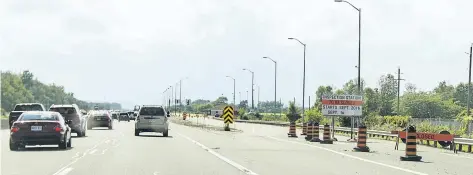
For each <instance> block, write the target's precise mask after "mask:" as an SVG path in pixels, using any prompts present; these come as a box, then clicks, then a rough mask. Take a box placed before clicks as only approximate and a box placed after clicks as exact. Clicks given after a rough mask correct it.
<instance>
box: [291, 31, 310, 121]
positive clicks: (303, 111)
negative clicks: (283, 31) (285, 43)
mask: <svg viewBox="0 0 473 175" xmlns="http://www.w3.org/2000/svg"><path fill="white" fill-rule="evenodd" d="M288 39H290V40H296V41H298V42H299V43H300V44H302V45H303V46H304V73H303V78H302V122H304V113H305V50H306V44H304V43H303V42H301V41H300V40H299V39H297V38H288Z"/></svg>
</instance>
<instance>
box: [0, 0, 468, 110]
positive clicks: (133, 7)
mask: <svg viewBox="0 0 473 175" xmlns="http://www.w3.org/2000/svg"><path fill="white" fill-rule="evenodd" d="M350 2H351V3H353V4H354V5H356V6H357V7H360V8H362V76H363V78H364V79H365V80H366V81H367V83H368V84H369V85H372V86H374V85H375V84H376V83H377V79H378V78H379V77H380V76H381V75H382V74H384V73H395V71H396V68H397V67H398V66H401V68H402V70H403V72H404V76H405V78H406V79H407V80H408V81H409V82H412V83H414V84H416V85H417V86H418V87H419V88H420V89H430V88H432V87H433V86H435V85H436V84H437V82H438V81H441V80H449V82H451V83H458V82H460V81H465V80H466V79H467V75H466V73H467V69H466V68H467V67H466V66H467V65H468V64H467V63H468V62H467V61H468V57H467V55H465V54H464V52H465V51H467V49H468V47H469V42H472V41H473V34H472V33H471V31H473V25H472V24H471V23H470V21H471V16H473V11H472V10H471V8H470V7H471V6H472V5H473V4H472V2H470V1H466V0H464V1H443V0H418V1H407V0H402V1H360V0H352V1H350ZM1 4H2V5H0V18H1V19H2V23H1V24H0V39H1V40H0V57H1V63H2V64H0V66H1V69H2V70H5V69H8V70H15V71H19V70H22V69H30V70H31V71H33V72H34V73H35V75H37V76H38V77H39V78H40V79H41V80H43V81H46V82H55V83H56V84H62V85H64V86H65V87H66V89H67V90H69V91H73V92H75V94H76V95H77V96H78V97H80V98H82V99H87V100H103V99H104V98H106V99H109V100H115V101H120V102H126V103H127V104H128V105H132V104H133V103H148V104H149V103H155V102H158V103H159V102H161V97H160V95H161V93H162V91H163V90H164V89H165V88H166V87H168V86H169V85H172V84H175V82H177V81H178V80H179V79H180V78H182V77H186V76H188V77H189V80H185V82H184V86H183V95H184V96H189V97H193V98H197V97H204V98H215V97H217V96H218V95H220V94H222V93H224V94H225V95H228V96H230V95H231V93H232V89H231V88H232V83H231V81H229V80H227V79H226V78H225V75H232V76H234V77H235V78H237V88H238V89H237V92H239V91H242V92H245V91H246V89H248V88H249V87H250V80H251V79H250V78H251V77H250V75H249V74H248V73H247V72H243V71H242V70H241V69H242V68H243V67H246V68H250V69H252V70H254V71H255V80H256V83H257V84H259V85H260V86H261V89H262V94H261V99H264V100H266V99H271V100H272V99H273V96H272V95H273V91H272V89H273V65H272V63H271V62H269V61H268V60H263V59H261V57H263V56H270V57H272V58H274V59H276V60H277V61H278V66H279V67H278V78H279V80H278V86H279V87H278V94H279V95H280V96H281V97H282V98H283V101H287V100H290V99H292V98H293V97H296V98H297V99H300V98H301V94H302V92H301V89H302V76H301V75H302V47H301V46H300V45H299V44H298V43H297V42H295V41H289V40H287V38H288V37H297V38H299V39H300V40H301V41H303V42H304V43H306V44H307V60H306V61H307V87H306V89H307V90H306V93H307V94H308V95H312V94H313V93H314V92H315V89H316V87H317V86H319V85H322V84H329V85H336V86H337V87H341V86H342V84H343V83H344V82H346V81H347V80H348V79H350V78H353V77H356V69H355V68H354V66H355V65H356V64H357V53H358V48H357V46H358V45H357V44H358V43H357V42H358V37H357V34H358V30H357V29H358V23H357V22H358V21H357V11H356V10H354V9H353V8H352V7H350V6H349V5H348V4H344V3H335V2H333V1H332V0H320V1H312V0H297V1H284V0H276V1H275V0H264V1H263V0H262V1H251V0H244V1H230V0H223V1H222V0H205V1H192V0H175V1H164V0H146V1H125V0H101V1H92V0H89V1H61V0H45V1H35V0H3V1H2V2H1ZM122 81H128V82H133V81H136V82H148V84H146V85H140V86H132V85H129V86H124V85H120V83H119V82H122ZM243 96H244V95H243ZM237 99H238V97H237ZM306 99H307V98H306Z"/></svg>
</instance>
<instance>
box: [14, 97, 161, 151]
mask: <svg viewBox="0 0 473 175" xmlns="http://www.w3.org/2000/svg"><path fill="white" fill-rule="evenodd" d="M168 117H170V114H169V111H166V110H165V109H164V107H162V106H158V105H143V106H140V105H137V106H135V109H134V110H133V111H120V110H100V109H99V108H98V107H97V106H96V107H94V110H90V111H85V110H82V109H80V108H79V106H78V105H77V104H53V105H51V106H50V107H49V109H48V110H46V109H45V107H44V105H43V104H40V103H20V104H16V105H15V107H14V109H13V111H12V112H10V115H9V117H8V121H9V125H10V140H9V145H10V150H11V151H17V150H21V149H26V146H39V145H57V146H58V147H59V148H60V149H67V148H69V147H71V146H72V136H71V133H76V134H77V137H84V136H86V134H87V130H91V129H94V128H95V127H106V128H108V129H109V130H113V127H114V124H113V123H114V120H116V121H118V122H122V121H124V122H130V121H135V120H136V121H135V136H138V135H139V133H141V132H158V133H162V134H163V136H164V137H167V136H168V130H169V122H168Z"/></svg>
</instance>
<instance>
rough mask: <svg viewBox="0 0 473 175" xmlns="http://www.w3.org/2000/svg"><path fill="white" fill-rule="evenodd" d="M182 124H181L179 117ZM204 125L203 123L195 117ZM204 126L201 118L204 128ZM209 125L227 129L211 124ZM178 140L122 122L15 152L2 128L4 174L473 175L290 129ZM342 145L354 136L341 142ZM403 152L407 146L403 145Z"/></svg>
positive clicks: (188, 132) (467, 165)
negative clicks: (290, 133)
mask: <svg viewBox="0 0 473 175" xmlns="http://www.w3.org/2000/svg"><path fill="white" fill-rule="evenodd" d="M174 120H179V119H177V118H176V119H174ZM190 120H191V121H193V122H197V119H190ZM203 122H204V120H203V119H202V118H201V119H199V123H203ZM205 123H206V124H210V125H217V126H222V122H221V121H216V120H212V119H206V120H205ZM170 127H171V130H170V132H169V135H170V137H161V135H160V134H154V133H149V134H148V133H145V134H143V136H139V137H136V136H134V133H133V129H134V126H133V122H129V123H128V122H116V123H115V128H114V129H113V130H106V129H105V128H104V129H100V128H99V129H94V130H89V131H88V133H87V137H83V138H77V137H74V138H73V140H72V142H73V143H72V148H71V149H68V150H64V151H62V150H58V149H57V148H55V147H45V146H42V147H35V148H29V149H27V150H25V151H10V150H9V149H8V142H7V140H8V137H9V136H8V135H9V131H8V130H1V140H2V142H1V144H0V145H1V167H0V168H1V174H2V175H23V174H24V175H30V174H35V175H42V174H44V175H66V174H67V175H85V174H90V175H104V174H114V175H188V174H192V175H194V174H195V175H201V174H202V175H237V174H238V175H243V174H255V175H256V174H257V175H279V174H280V175H288V174H290V175H307V174H324V175H332V174H333V175H351V174H370V175H371V174H382V175H400V174H418V175H423V174H442V175H445V174H457V175H460V174H465V175H471V174H473V169H472V164H473V163H472V162H473V156H472V155H469V154H459V155H454V154H453V153H451V152H450V151H446V150H439V149H434V148H428V147H420V148H419V150H420V152H419V155H421V156H423V157H424V159H423V160H424V161H425V162H401V161H399V156H400V155H403V151H402V150H403V149H401V150H399V151H394V143H393V142H388V141H380V140H371V141H370V142H369V143H368V144H369V146H370V147H371V149H372V150H373V151H375V152H373V153H358V152H351V149H352V147H353V146H354V143H348V142H336V143H335V144H334V145H321V144H319V143H308V142H305V141H304V140H303V138H302V137H299V138H297V139H294V138H292V139H291V138H287V135H286V133H287V128H284V127H276V126H266V125H257V124H242V123H237V124H236V128H237V129H240V130H241V131H237V132H225V131H215V130H209V129H206V128H198V127H191V126H183V125H180V124H175V123H171V125H170ZM338 137H339V139H340V140H345V139H346V137H341V136H338ZM401 148H402V146H401Z"/></svg>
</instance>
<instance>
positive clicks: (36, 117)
mask: <svg viewBox="0 0 473 175" xmlns="http://www.w3.org/2000/svg"><path fill="white" fill-rule="evenodd" d="M18 120H20V121H28V120H50V121H57V120H59V118H58V117H57V116H53V115H50V114H23V115H22V116H21V117H20V118H19V119H18Z"/></svg>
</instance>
